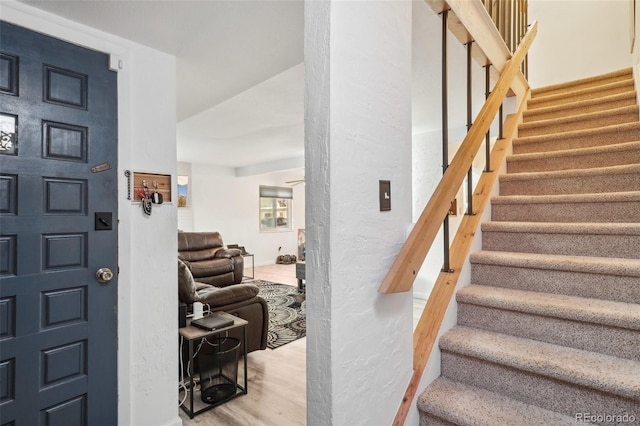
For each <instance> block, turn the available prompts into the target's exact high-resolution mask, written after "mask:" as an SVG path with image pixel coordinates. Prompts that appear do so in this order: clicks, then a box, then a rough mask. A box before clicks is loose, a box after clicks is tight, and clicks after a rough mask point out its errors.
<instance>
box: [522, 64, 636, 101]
mask: <svg viewBox="0 0 640 426" xmlns="http://www.w3.org/2000/svg"><path fill="white" fill-rule="evenodd" d="M617 77H627V78H633V68H632V67H627V68H623V69H620V70H615V71H611V72H608V73H604V74H601V75H598V76H593V77H585V78H579V79H576V80H571V81H567V82H565V83H557V84H550V85H547V86H542V87H538V88H535V89H533V90H532V91H531V92H532V95H533V94H536V93H544V92H546V91H553V90H558V89H563V88H570V87H572V86H577V85H580V84H585V83H589V82H593V83H596V82H599V81H607V80H610V79H615V78H617ZM596 86H597V85H596Z"/></svg>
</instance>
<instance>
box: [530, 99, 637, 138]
mask: <svg viewBox="0 0 640 426" xmlns="http://www.w3.org/2000/svg"><path fill="white" fill-rule="evenodd" d="M638 111H639V107H638V105H628V106H623V107H618V108H610V109H607V110H604V111H595V112H586V113H582V114H574V115H569V116H566V117H561V118H547V119H544V120H537V121H530V122H527V123H522V124H521V125H520V126H518V130H532V129H536V128H539V127H547V126H550V125H553V124H555V125H558V124H568V123H578V122H581V121H589V120H590V119H593V118H596V117H599V116H602V117H609V116H614V117H615V116H617V115H619V114H630V113H633V112H635V113H636V115H637V112H638ZM636 121H637V119H636ZM617 125H619V124H617ZM560 133H562V132H560Z"/></svg>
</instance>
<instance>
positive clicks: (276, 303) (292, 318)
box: [251, 280, 307, 349]
mask: <svg viewBox="0 0 640 426" xmlns="http://www.w3.org/2000/svg"><path fill="white" fill-rule="evenodd" d="M251 284H255V285H257V286H258V287H259V288H260V293H259V294H258V295H259V296H261V297H262V298H264V299H265V300H266V301H267V304H268V305H269V335H268V338H267V347H269V348H270V349H275V348H278V347H280V346H282V345H286V344H287V343H291V342H293V341H294V340H297V339H299V338H301V337H305V336H306V335H307V315H306V307H307V302H306V300H305V294H304V293H301V292H299V291H298V288H297V287H294V286H290V285H286V284H276V283H272V282H269V281H262V280H254V281H253V282H251Z"/></svg>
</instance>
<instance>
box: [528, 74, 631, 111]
mask: <svg viewBox="0 0 640 426" xmlns="http://www.w3.org/2000/svg"><path fill="white" fill-rule="evenodd" d="M626 86H631V87H632V88H633V87H634V80H633V77H629V78H627V79H624V80H619V81H614V82H610V83H605V84H597V85H594V86H591V87H586V88H578V89H575V90H571V89H570V88H568V87H567V89H568V90H566V91H564V92H560V93H549V94H544V93H537V94H535V93H532V94H531V99H530V100H529V102H527V107H528V109H529V108H530V109H535V107H536V104H540V103H545V102H553V101H555V100H558V99H566V98H568V97H572V96H580V95H584V94H589V93H597V92H604V91H608V90H611V89H618V88H621V87H626ZM607 96H608V95H607Z"/></svg>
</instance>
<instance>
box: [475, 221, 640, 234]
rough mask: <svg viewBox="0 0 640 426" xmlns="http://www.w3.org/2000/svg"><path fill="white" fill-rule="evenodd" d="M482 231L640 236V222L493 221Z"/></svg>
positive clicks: (484, 223) (483, 224)
mask: <svg viewBox="0 0 640 426" xmlns="http://www.w3.org/2000/svg"><path fill="white" fill-rule="evenodd" d="M481 230H482V232H503V233H514V234H515V233H531V234H568V235H573V234H576V235H615V236H640V223H603V222H574V223H557V222H514V221H504V222H500V221H491V222H483V223H482V224H481Z"/></svg>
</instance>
